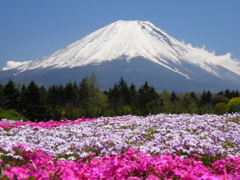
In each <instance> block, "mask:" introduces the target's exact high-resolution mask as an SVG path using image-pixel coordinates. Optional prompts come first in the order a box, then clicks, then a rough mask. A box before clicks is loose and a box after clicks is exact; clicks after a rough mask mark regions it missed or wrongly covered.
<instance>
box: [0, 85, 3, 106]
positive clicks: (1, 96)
mask: <svg viewBox="0 0 240 180" xmlns="http://www.w3.org/2000/svg"><path fill="white" fill-rule="evenodd" d="M2 99H3V85H2V83H0V108H2V104H3V102H2Z"/></svg>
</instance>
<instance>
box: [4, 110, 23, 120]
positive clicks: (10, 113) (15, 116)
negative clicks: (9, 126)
mask: <svg viewBox="0 0 240 180" xmlns="http://www.w3.org/2000/svg"><path fill="white" fill-rule="evenodd" d="M1 119H11V120H20V119H24V120H26V118H25V117H24V116H22V115H21V114H20V113H18V112H17V111H16V110H14V109H9V110H3V109H0V120H1Z"/></svg>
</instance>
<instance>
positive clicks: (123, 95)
mask: <svg viewBox="0 0 240 180" xmlns="http://www.w3.org/2000/svg"><path fill="white" fill-rule="evenodd" d="M117 87H118V89H119V91H120V96H119V103H120V106H121V107H123V106H127V105H130V91H129V88H128V85H127V83H126V81H125V80H124V79H123V77H121V79H120V81H119V82H118V84H117Z"/></svg>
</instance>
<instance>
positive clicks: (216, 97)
mask: <svg viewBox="0 0 240 180" xmlns="http://www.w3.org/2000/svg"><path fill="white" fill-rule="evenodd" d="M228 101H229V99H228V98H227V97H226V96H224V95H219V94H214V95H213V96H212V99H211V103H212V105H213V106H216V104H218V103H225V104H227V103H228Z"/></svg>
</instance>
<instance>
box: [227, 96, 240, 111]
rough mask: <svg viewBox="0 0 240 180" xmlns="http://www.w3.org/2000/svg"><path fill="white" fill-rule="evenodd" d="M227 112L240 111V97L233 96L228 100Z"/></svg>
mask: <svg viewBox="0 0 240 180" xmlns="http://www.w3.org/2000/svg"><path fill="white" fill-rule="evenodd" d="M227 105H228V112H230V113H232V112H240V97H235V98H232V99H230V100H229V102H228V104H227Z"/></svg>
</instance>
